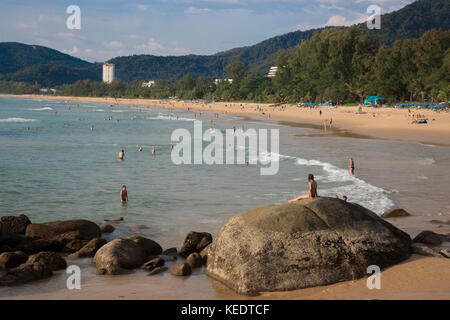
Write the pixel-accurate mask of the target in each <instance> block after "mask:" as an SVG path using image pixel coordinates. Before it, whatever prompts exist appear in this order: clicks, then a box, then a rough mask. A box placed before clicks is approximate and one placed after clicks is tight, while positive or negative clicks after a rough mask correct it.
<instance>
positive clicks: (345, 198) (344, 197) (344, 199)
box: [334, 195, 347, 202]
mask: <svg viewBox="0 0 450 320" xmlns="http://www.w3.org/2000/svg"><path fill="white" fill-rule="evenodd" d="M334 197H335V198H336V199H341V200H342V201H345V202H347V196H342V198H339V196H338V195H335V196H334Z"/></svg>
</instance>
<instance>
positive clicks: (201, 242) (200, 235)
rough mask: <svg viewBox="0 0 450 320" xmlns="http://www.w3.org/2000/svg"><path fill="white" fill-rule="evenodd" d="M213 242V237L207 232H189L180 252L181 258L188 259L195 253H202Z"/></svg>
mask: <svg viewBox="0 0 450 320" xmlns="http://www.w3.org/2000/svg"><path fill="white" fill-rule="evenodd" d="M211 242H212V236H211V234H210V233H207V232H195V231H192V232H189V233H188V235H187V236H186V239H185V240H184V243H183V246H182V247H181V250H180V256H182V257H187V256H189V255H190V254H191V253H193V252H197V253H199V252H201V251H202V250H203V249H204V248H205V247H206V246H208V245H209V244H210V243H211Z"/></svg>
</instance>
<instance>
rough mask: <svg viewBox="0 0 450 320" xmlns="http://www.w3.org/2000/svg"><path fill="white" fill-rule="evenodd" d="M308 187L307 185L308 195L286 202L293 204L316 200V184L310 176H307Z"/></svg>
mask: <svg viewBox="0 0 450 320" xmlns="http://www.w3.org/2000/svg"><path fill="white" fill-rule="evenodd" d="M308 185H309V193H308V194H304V195H302V196H300V197H298V198H295V199H292V200H288V202H289V203H293V202H297V201H299V200H302V199H309V198H311V199H314V198H318V197H319V195H318V194H317V182H316V181H315V180H314V176H313V175H312V174H309V175H308Z"/></svg>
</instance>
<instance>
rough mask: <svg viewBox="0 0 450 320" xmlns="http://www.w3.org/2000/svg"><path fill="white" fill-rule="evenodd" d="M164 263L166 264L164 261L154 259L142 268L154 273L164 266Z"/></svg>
mask: <svg viewBox="0 0 450 320" xmlns="http://www.w3.org/2000/svg"><path fill="white" fill-rule="evenodd" d="M164 263H165V261H164V260H163V259H161V258H154V259H152V260H150V261H147V262H146V263H144V265H143V266H142V269H144V270H146V271H153V270H154V269H156V268H158V267H162V266H164Z"/></svg>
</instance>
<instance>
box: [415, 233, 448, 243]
mask: <svg viewBox="0 0 450 320" xmlns="http://www.w3.org/2000/svg"><path fill="white" fill-rule="evenodd" d="M413 242H418V243H424V244H428V245H430V246H438V245H440V244H441V243H442V238H441V236H440V235H438V234H437V233H434V232H433V231H422V232H421V233H419V234H418V235H417V236H416V237H415V238H414V240H413Z"/></svg>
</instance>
